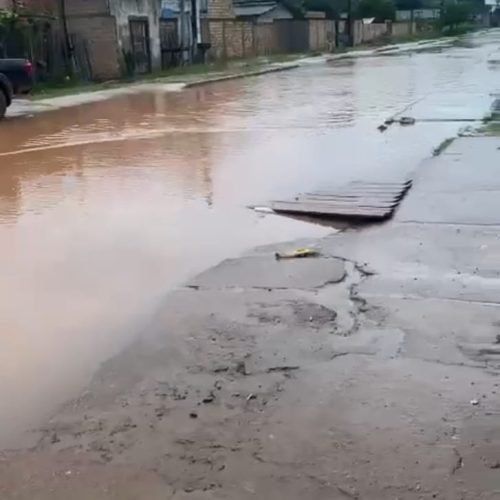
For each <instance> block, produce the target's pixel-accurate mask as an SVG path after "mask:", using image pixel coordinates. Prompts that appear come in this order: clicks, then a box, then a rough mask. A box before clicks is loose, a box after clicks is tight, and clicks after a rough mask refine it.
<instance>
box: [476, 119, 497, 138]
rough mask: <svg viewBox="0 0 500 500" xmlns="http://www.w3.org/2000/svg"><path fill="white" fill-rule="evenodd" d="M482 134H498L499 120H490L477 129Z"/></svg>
mask: <svg viewBox="0 0 500 500" xmlns="http://www.w3.org/2000/svg"><path fill="white" fill-rule="evenodd" d="M479 132H481V133H482V134H484V135H494V136H500V121H490V122H488V123H486V124H485V125H484V126H483V127H481V128H480V129H479Z"/></svg>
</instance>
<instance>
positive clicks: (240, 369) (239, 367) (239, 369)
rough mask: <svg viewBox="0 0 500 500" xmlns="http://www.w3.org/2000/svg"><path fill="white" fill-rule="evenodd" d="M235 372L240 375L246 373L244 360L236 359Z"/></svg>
mask: <svg viewBox="0 0 500 500" xmlns="http://www.w3.org/2000/svg"><path fill="white" fill-rule="evenodd" d="M236 373H240V374H241V375H248V372H247V367H246V365H245V362H244V361H238V363H236Z"/></svg>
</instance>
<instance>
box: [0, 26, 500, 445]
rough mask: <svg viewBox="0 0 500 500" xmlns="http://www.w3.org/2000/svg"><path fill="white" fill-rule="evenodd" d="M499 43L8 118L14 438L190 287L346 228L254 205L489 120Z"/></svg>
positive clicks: (402, 159) (421, 150)
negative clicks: (174, 293) (265, 212)
mask: <svg viewBox="0 0 500 500" xmlns="http://www.w3.org/2000/svg"><path fill="white" fill-rule="evenodd" d="M499 38H500V37H499V35H498V34H497V33H496V32H490V33H488V34H486V35H484V34H483V35H480V36H479V35H476V36H474V37H471V38H470V39H468V41H467V42H466V43H462V44H460V45H458V46H453V47H449V48H446V49H440V50H439V51H433V52H423V53H411V54H402V55H387V56H384V57H377V58H361V59H352V60H351V59H346V60H341V61H336V62H332V63H329V64H322V65H321V64H316V65H308V66H305V67H302V68H299V69H297V70H293V71H290V72H285V73H277V74H271V75H267V76H262V77H257V78H250V79H247V80H236V81H228V82H224V83H217V84H213V85H207V86H204V87H199V88H193V89H188V90H185V91H183V92H178V93H168V94H165V93H156V92H147V93H143V94H137V95H127V96H121V97H117V98H116V99H113V100H108V101H102V102H99V103H94V104H87V105H84V106H79V107H75V108H71V109H65V110H60V111H54V112H48V113H43V114H40V115H37V116H35V117H31V118H30V117H24V118H13V119H10V120H6V121H5V122H4V123H2V124H1V125H0V137H1V139H0V163H1V165H2V167H1V169H0V257H1V259H0V262H1V263H2V264H0V265H1V266H2V268H1V270H0V274H1V275H2V280H1V282H0V299H1V300H0V303H1V306H0V307H1V313H0V318H1V321H2V329H1V332H2V333H1V342H2V349H1V351H0V398H1V400H2V401H9V405H8V407H6V406H3V407H2V409H1V410H0V424H1V425H0V445H1V446H10V445H13V444H17V443H18V434H19V432H20V431H22V430H23V429H26V428H29V427H32V426H34V425H36V423H37V422H39V421H40V419H42V418H43V417H44V416H46V415H48V414H50V413H51V412H53V411H54V408H55V407H56V406H57V405H58V404H60V403H61V402H63V401H64V400H65V399H67V398H68V397H70V396H72V395H74V393H75V391H78V390H79V389H81V387H83V386H84V384H85V382H86V381H87V380H88V379H89V378H90V376H91V375H92V373H93V372H94V371H95V370H96V368H97V367H98V366H99V364H100V363H101V362H103V361H104V360H106V359H107V358H109V357H110V356H111V355H113V354H114V353H116V352H117V351H119V350H120V349H122V348H123V347H124V346H125V345H127V344H128V343H129V342H130V341H131V339H132V338H134V337H135V336H136V335H137V334H138V333H140V332H141V331H142V330H143V329H144V328H145V325H147V324H148V323H149V321H150V320H151V318H152V316H153V314H154V311H155V310H156V308H157V305H158V303H159V301H160V300H161V299H162V297H164V295H165V293H166V292H167V291H168V290H170V289H171V288H173V287H174V286H175V285H177V284H179V283H181V282H183V281H185V280H187V279H188V278H189V277H190V276H192V275H193V274H195V273H197V272H199V271H201V270H202V269H204V268H206V267H208V266H210V265H213V264H215V263H217V262H218V261H220V260H221V259H223V258H225V257H227V256H232V255H236V254H238V253H240V252H242V251H243V250H245V249H247V248H250V247H253V246H255V245H260V244H264V243H270V242H276V241H279V240H289V239H293V238H296V237H315V236H322V235H325V234H327V232H329V231H330V230H329V229H326V228H324V227H319V226H315V225H311V224H306V223H303V222H298V221H293V220H290V219H285V218H278V217H259V216H258V215H257V214H255V213H253V212H251V211H249V210H247V209H246V208H245V206H246V205H248V204H253V203H265V202H267V201H268V200H269V199H271V198H274V197H281V196H283V197H285V196H288V197H290V196H291V195H293V194H295V193H296V192H299V191H303V190H307V189H310V188H311V189H316V188H320V187H325V186H327V185H340V184H343V183H345V182H348V181H349V180H353V179H379V178H389V179H392V178H400V177H402V176H406V175H408V174H409V173H410V172H412V171H413V170H414V169H415V168H416V167H417V166H418V164H419V163H420V162H421V161H422V160H423V159H424V158H425V157H427V156H429V155H430V154H431V151H432V149H433V148H434V147H436V146H437V145H438V144H439V143H440V142H441V141H443V140H444V139H446V138H447V137H450V136H453V135H455V134H456V132H457V131H458V129H459V128H460V127H462V126H464V125H465V124H468V123H467V122H460V121H457V122H453V121H444V122H439V121H431V122H429V121H426V122H417V124H416V125H415V126H412V127H399V126H397V127H396V126H393V127H391V128H390V129H389V130H388V131H387V132H385V133H383V134H381V133H379V132H378V131H377V129H376V127H377V125H379V124H380V123H381V122H382V121H383V120H384V119H385V118H387V117H388V116H391V115H394V114H395V113H404V114H408V115H411V116H415V117H417V118H419V119H439V118H446V119H450V118H453V119H459V120H466V119H472V118H474V119H481V118H482V117H483V116H484V115H485V114H486V112H487V110H488V108H489V105H490V103H491V100H492V98H491V95H490V94H491V93H493V92H495V91H496V90H497V89H498V80H499V76H500V72H499V70H498V67H495V65H492V64H488V60H491V59H492V58H493V57H495V53H498V52H497V50H498V49H497V47H498V40H499Z"/></svg>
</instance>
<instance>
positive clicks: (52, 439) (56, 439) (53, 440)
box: [50, 432, 61, 444]
mask: <svg viewBox="0 0 500 500" xmlns="http://www.w3.org/2000/svg"><path fill="white" fill-rule="evenodd" d="M59 441H61V440H60V439H59V436H58V435H57V434H56V433H55V432H54V434H52V436H51V437H50V442H51V443H52V444H56V443H59Z"/></svg>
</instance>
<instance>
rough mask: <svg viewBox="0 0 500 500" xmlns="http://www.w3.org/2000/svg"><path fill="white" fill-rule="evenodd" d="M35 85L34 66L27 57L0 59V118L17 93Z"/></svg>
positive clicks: (22, 92)
mask: <svg viewBox="0 0 500 500" xmlns="http://www.w3.org/2000/svg"><path fill="white" fill-rule="evenodd" d="M32 87H33V66H32V64H31V63H30V62H29V61H27V60H26V59H0V119H2V118H3V117H4V115H5V111H6V110H7V108H8V107H9V106H10V104H11V102H12V98H13V97H14V96H16V95H21V94H28V93H29V92H31V89H32Z"/></svg>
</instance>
